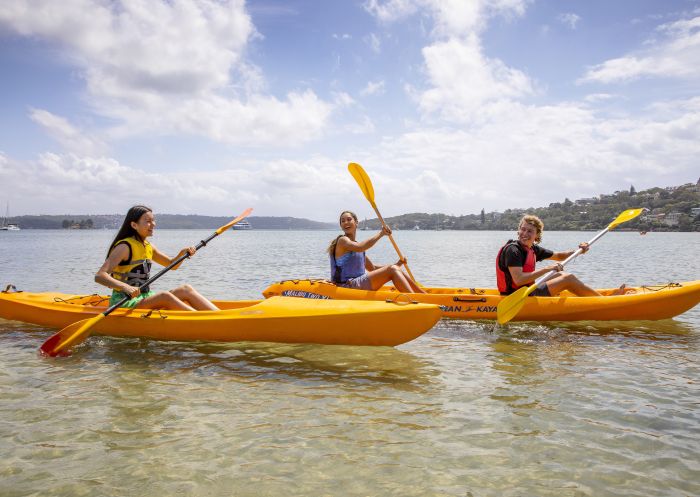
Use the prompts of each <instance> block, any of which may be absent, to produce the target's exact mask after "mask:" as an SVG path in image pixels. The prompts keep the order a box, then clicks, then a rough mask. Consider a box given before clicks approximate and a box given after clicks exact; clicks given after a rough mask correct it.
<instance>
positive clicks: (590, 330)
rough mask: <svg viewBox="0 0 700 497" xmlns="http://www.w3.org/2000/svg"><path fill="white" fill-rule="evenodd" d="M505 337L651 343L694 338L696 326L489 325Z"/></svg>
mask: <svg viewBox="0 0 700 497" xmlns="http://www.w3.org/2000/svg"><path fill="white" fill-rule="evenodd" d="M485 329H488V330H489V331H490V332H492V333H494V334H496V335H498V336H501V337H512V338H527V339H531V340H537V339H538V338H539V339H541V340H546V339H548V338H557V337H563V338H564V339H566V338H567V337H569V338H573V337H576V336H580V337H584V336H590V337H594V336H614V335H619V336H624V337H631V338H638V339H642V340H651V341H665V340H675V339H677V338H679V337H684V336H688V335H691V334H692V333H693V330H694V327H693V326H692V325H690V324H687V323H684V322H682V321H676V320H675V319H664V320H660V321H576V322H547V323H535V322H524V321H523V322H517V323H508V324H506V325H499V324H498V323H491V324H490V325H488V326H485Z"/></svg>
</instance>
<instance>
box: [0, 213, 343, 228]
mask: <svg viewBox="0 0 700 497" xmlns="http://www.w3.org/2000/svg"><path fill="white" fill-rule="evenodd" d="M231 219H233V216H232V217H222V216H198V215H194V214H191V215H180V214H156V222H157V224H158V228H159V229H212V230H214V229H216V228H218V227H220V226H223V225H224V224H226V223H227V222H229V221H230V220H231ZM123 220H124V215H123V214H94V215H92V214H64V215H56V216H53V215H51V216H50V215H43V216H16V217H11V218H9V219H8V222H9V223H16V224H19V226H20V228H22V229H69V228H72V229H117V228H119V226H121V223H122V221H123ZM247 220H248V222H249V223H250V224H251V226H252V227H253V229H260V230H281V229H284V230H319V229H334V228H335V224H333V223H322V222H319V221H311V220H309V219H301V218H295V217H264V216H252V217H249V218H247Z"/></svg>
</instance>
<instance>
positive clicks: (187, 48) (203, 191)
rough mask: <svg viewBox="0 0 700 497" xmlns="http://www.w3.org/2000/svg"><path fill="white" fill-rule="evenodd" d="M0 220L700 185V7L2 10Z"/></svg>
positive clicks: (285, 210) (693, 2) (92, 5)
mask: <svg viewBox="0 0 700 497" xmlns="http://www.w3.org/2000/svg"><path fill="white" fill-rule="evenodd" d="M0 74H1V77H0V204H4V203H5V202H9V203H10V210H11V214H14V215H19V214H65V213H76V214H77V213H93V214H98V213H120V212H125V211H126V210H127V209H128V207H129V206H130V205H132V204H134V203H146V204H148V205H151V206H152V207H153V208H154V210H155V211H156V212H162V213H180V214H187V213H198V214H208V215H232V214H238V213H239V212H241V211H242V210H243V209H244V208H246V207H249V206H252V207H254V209H255V214H256V215H272V216H275V215H277V216H286V215H290V216H295V217H307V218H310V219H316V220H322V221H331V220H334V219H335V218H336V217H337V214H338V213H339V212H340V211H341V210H343V209H348V208H350V209H353V210H355V211H357V212H358V214H359V215H360V216H361V217H365V216H368V217H370V216H372V210H371V208H370V206H369V205H368V204H367V202H366V200H365V199H364V197H363V196H362V194H361V192H360V190H359V188H358V187H357V185H356V184H355V183H354V180H353V179H352V177H351V176H350V174H349V173H348V172H347V164H348V162H359V163H360V164H362V165H363V166H364V167H365V169H366V170H367V172H368V173H369V175H370V177H371V178H372V181H373V184H374V188H375V194H376V201H377V205H378V207H379V208H380V210H381V212H382V214H383V215H384V216H391V215H397V214H402V213H407V212H443V213H448V214H457V215H459V214H470V213H478V212H479V211H480V210H481V209H482V208H484V209H486V210H487V211H494V210H500V211H502V210H504V209H507V208H526V207H530V206H543V205H548V204H549V203H550V202H556V201H560V200H563V199H564V198H565V197H568V198H570V199H576V198H581V197H592V196H595V195H598V194H600V193H610V192H613V191H616V190H622V189H628V188H629V187H630V185H634V186H635V188H636V189H637V190H641V189H645V188H649V187H652V186H669V185H678V184H683V183H688V182H695V181H697V180H698V176H700V159H699V158H700V0H675V1H664V2H659V1H656V0H654V1H645V0H616V1H614V2H610V1H597V0H569V1H528V0H493V1H487V0H441V1H439V0H362V1H329V0H325V1H324V0H317V1H310V0H309V1H290V0H286V1H272V0H264V1H248V2H243V1H225V0H217V1H213V0H169V1H160V0H124V1H107V0H64V1H62V2H54V1H50V0H43V1H42V0H32V1H29V0H9V1H7V2H2V4H1V5H0Z"/></svg>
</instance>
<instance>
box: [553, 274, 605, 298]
mask: <svg viewBox="0 0 700 497" xmlns="http://www.w3.org/2000/svg"><path fill="white" fill-rule="evenodd" d="M547 287H548V288H549V293H550V295H552V296H555V295H559V294H560V293H561V292H563V291H564V290H568V291H570V292H571V293H573V294H574V295H578V296H579V297H595V296H601V294H600V293H598V292H597V291H596V290H594V289H593V288H591V287H589V286H588V285H585V284H584V283H583V282H582V281H581V280H579V279H578V278H577V277H576V276H574V275H573V274H571V273H558V274H557V275H556V276H554V277H553V278H551V279H549V280H547Z"/></svg>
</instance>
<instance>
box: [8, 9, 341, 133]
mask: <svg viewBox="0 0 700 497" xmlns="http://www.w3.org/2000/svg"><path fill="white" fill-rule="evenodd" d="M2 25H4V26H6V27H8V28H9V29H11V30H14V31H16V32H17V33H19V34H21V35H24V36H32V37H39V38H43V39H46V40H50V41H53V42H57V43H58V44H59V45H60V46H61V47H63V48H62V49H63V51H64V54H65V56H66V59H67V60H68V61H69V63H70V64H72V65H75V66H77V67H79V68H80V70H81V71H82V73H83V76H84V79H85V82H86V88H87V92H88V97H89V101H90V103H91V104H92V106H93V108H94V110H95V111H96V112H98V113H99V114H101V115H103V116H106V117H109V118H112V119H115V120H117V121H118V122H120V123H121V125H120V126H118V130H117V133H118V134H121V135H123V134H127V133H138V132H146V131H151V130H153V131H157V132H159V133H168V132H173V131H176V132H184V133H191V134H199V135H204V136H206V137H209V138H211V139H214V140H218V141H224V142H229V143H236V144H248V145H255V144H268V143H299V142H302V141H307V140H309V139H313V138H315V137H317V136H319V134H320V133H321V131H322V129H323V126H324V124H325V122H326V120H327V119H328V117H329V115H330V113H331V111H332V109H333V105H332V104H330V103H328V102H324V101H322V100H321V99H320V98H319V97H318V96H317V95H315V94H314V92H313V91H311V90H295V91H290V92H289V93H288V94H287V95H286V97H285V98H284V99H279V98H276V97H273V96H268V95H265V94H264V93H261V91H262V90H264V87H265V83H264V79H263V77H262V74H261V72H260V70H259V69H258V68H256V67H255V66H253V65H252V64H250V63H248V62H246V61H245V50H246V47H247V44H248V42H249V41H250V40H251V39H252V38H254V37H256V36H259V35H258V34H257V33H256V31H255V28H254V27H253V25H252V22H251V19H250V16H249V15H248V13H247V12H246V10H245V3H244V1H243V0H228V1H225V0H224V1H214V0H177V1H166V0H121V1H118V2H104V1H100V0H65V1H62V2H53V1H51V0H43V1H30V0H24V1H22V0H17V1H14V2H10V3H7V4H6V5H3V8H2V9H0V26H2ZM233 76H236V77H237V79H235V80H234V79H232V77H233ZM270 112H274V114H270ZM273 116H274V117H273Z"/></svg>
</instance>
